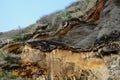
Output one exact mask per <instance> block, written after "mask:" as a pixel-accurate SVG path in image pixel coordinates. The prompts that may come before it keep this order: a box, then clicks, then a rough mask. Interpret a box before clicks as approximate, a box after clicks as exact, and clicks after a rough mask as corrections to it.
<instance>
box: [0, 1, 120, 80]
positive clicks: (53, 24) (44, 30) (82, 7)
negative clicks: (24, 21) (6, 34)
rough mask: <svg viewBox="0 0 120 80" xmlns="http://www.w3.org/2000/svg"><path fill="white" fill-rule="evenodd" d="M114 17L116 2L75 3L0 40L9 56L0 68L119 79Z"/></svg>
mask: <svg viewBox="0 0 120 80" xmlns="http://www.w3.org/2000/svg"><path fill="white" fill-rule="evenodd" d="M119 17H120V1H119V0H81V1H78V2H75V3H73V4H71V5H70V6H69V7H67V8H66V9H65V10H64V11H59V12H56V13H53V14H51V15H48V16H45V17H43V18H41V19H40V20H38V21H36V23H35V24H33V25H30V26H29V27H27V28H26V29H23V30H22V31H21V32H22V33H20V36H19V37H18V36H17V37H14V38H13V39H9V40H10V41H8V42H1V46H0V48H1V52H2V53H3V51H6V52H7V53H6V54H9V55H12V56H11V57H12V58H10V60H11V59H12V60H13V61H12V62H9V61H8V62H9V64H7V63H6V64H4V62H3V63H0V65H1V69H2V70H3V71H4V70H5V71H9V72H11V73H12V74H15V75H16V76H17V77H28V78H33V76H35V77H36V79H39V80H44V79H45V80H48V79H51V80H119V79H120V77H119V75H120V68H119V67H120V64H119V63H120V58H119V57H120V55H119V54H120V18H119ZM16 56H17V57H16ZM13 58H14V59H16V58H17V61H14V59H13ZM3 60H6V57H4V58H3ZM11 65H12V66H11Z"/></svg>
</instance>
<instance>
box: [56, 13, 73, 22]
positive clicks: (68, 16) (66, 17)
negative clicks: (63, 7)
mask: <svg viewBox="0 0 120 80" xmlns="http://www.w3.org/2000/svg"><path fill="white" fill-rule="evenodd" d="M57 17H58V19H62V20H69V19H71V18H72V16H71V14H70V13H69V12H68V11H63V12H61V13H60V14H58V16H57Z"/></svg>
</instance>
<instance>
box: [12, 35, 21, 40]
mask: <svg viewBox="0 0 120 80" xmlns="http://www.w3.org/2000/svg"><path fill="white" fill-rule="evenodd" d="M12 39H13V41H20V40H22V37H21V34H17V35H15V36H14V37H13V38H12Z"/></svg>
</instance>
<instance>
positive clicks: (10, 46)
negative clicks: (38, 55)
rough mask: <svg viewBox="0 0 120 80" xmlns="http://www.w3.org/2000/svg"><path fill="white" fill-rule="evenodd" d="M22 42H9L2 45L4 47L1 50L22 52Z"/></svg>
mask: <svg viewBox="0 0 120 80" xmlns="http://www.w3.org/2000/svg"><path fill="white" fill-rule="evenodd" d="M21 46H22V43H21V42H18V43H11V44H6V45H4V47H3V48H2V50H3V51H6V52H8V53H14V54H19V53H21V52H22V49H21V48H22V47H21Z"/></svg>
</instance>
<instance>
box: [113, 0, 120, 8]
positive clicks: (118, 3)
mask: <svg viewBox="0 0 120 80" xmlns="http://www.w3.org/2000/svg"><path fill="white" fill-rule="evenodd" d="M114 3H115V4H116V6H117V7H119V8H120V0H115V1H114Z"/></svg>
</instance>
